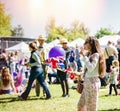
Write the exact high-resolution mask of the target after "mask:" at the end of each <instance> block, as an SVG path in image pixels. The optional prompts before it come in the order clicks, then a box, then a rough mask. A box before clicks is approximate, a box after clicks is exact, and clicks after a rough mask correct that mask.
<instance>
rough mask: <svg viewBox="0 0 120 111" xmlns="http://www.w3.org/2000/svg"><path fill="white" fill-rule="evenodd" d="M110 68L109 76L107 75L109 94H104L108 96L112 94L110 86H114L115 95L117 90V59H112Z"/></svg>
mask: <svg viewBox="0 0 120 111" xmlns="http://www.w3.org/2000/svg"><path fill="white" fill-rule="evenodd" d="M110 69H111V73H110V75H109V76H110V77H109V83H110V86H109V94H108V95H106V96H110V95H111V94H112V87H113V88H114V91H115V95H118V92H117V84H118V81H117V77H118V75H119V61H118V60H113V61H112V65H111V68H110Z"/></svg>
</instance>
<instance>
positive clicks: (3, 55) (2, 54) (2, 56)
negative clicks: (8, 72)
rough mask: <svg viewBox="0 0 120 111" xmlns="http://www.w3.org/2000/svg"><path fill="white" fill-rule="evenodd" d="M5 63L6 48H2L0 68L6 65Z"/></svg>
mask: <svg viewBox="0 0 120 111" xmlns="http://www.w3.org/2000/svg"><path fill="white" fill-rule="evenodd" d="M7 65H8V64H7V54H6V50H3V51H2V52H1V54H0V70H1V69H2V67H6V66H7Z"/></svg>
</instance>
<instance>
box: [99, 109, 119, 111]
mask: <svg viewBox="0 0 120 111" xmlns="http://www.w3.org/2000/svg"><path fill="white" fill-rule="evenodd" d="M99 111H120V109H107V110H99Z"/></svg>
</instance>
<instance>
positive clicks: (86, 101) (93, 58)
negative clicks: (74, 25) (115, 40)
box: [77, 37, 106, 111]
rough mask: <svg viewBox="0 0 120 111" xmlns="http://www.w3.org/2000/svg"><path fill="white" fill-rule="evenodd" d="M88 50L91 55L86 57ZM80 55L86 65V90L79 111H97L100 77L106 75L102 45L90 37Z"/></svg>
mask: <svg viewBox="0 0 120 111" xmlns="http://www.w3.org/2000/svg"><path fill="white" fill-rule="evenodd" d="M84 50H87V51H88V53H89V55H86V54H85V53H84V52H85V51H84ZM80 54H81V55H82V56H83V61H84V64H85V66H84V67H85V77H84V88H83V91H82V94H81V97H80V100H79V102H78V107H77V108H78V111H83V110H87V111H97V102H98V91H99V88H100V80H99V78H98V77H99V76H101V77H102V76H103V75H104V74H105V70H106V69H105V59H104V56H103V53H102V51H101V48H100V44H99V42H98V40H97V39H96V38H95V37H88V38H87V39H86V41H85V43H84V48H83V49H81V51H80Z"/></svg>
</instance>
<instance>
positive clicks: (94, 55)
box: [90, 53, 99, 58]
mask: <svg viewBox="0 0 120 111" xmlns="http://www.w3.org/2000/svg"><path fill="white" fill-rule="evenodd" d="M90 57H93V58H95V57H97V58H98V57H99V54H98V53H94V54H92V55H91V56H90Z"/></svg>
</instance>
